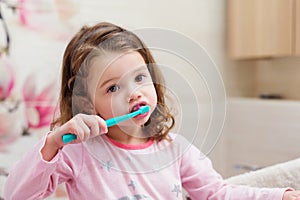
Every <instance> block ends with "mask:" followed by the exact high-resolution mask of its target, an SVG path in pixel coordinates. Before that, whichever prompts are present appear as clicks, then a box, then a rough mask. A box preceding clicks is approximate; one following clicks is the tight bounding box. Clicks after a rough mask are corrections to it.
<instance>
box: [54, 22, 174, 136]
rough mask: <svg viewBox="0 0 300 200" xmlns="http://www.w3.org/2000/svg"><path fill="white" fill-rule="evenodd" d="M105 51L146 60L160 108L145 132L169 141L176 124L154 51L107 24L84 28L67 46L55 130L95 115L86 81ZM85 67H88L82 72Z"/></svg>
mask: <svg viewBox="0 0 300 200" xmlns="http://www.w3.org/2000/svg"><path fill="white" fill-rule="evenodd" d="M100 49H101V50H102V51H101V50H100ZM103 50H104V51H107V52H116V53H118V52H128V51H136V52H138V53H139V54H140V55H141V56H142V57H143V59H144V61H145V63H146V64H147V68H148V70H149V72H150V74H151V78H152V81H153V84H154V87H155V90H156V93H157V106H156V108H155V110H154V111H153V113H152V114H151V116H150V119H149V120H148V122H147V123H146V124H145V125H144V126H143V130H144V133H149V134H148V135H149V137H151V138H152V139H154V140H156V141H161V140H162V139H168V137H167V135H168V132H169V130H170V129H171V128H172V127H173V126H174V124H175V120H174V117H173V115H172V114H171V112H170V110H169V109H168V107H167V106H166V102H165V100H166V99H165V98H166V97H165V87H164V80H163V76H162V74H161V72H160V70H159V69H158V66H157V64H156V62H155V60H154V58H153V56H152V54H151V53H150V50H149V49H148V48H147V47H146V46H145V44H144V43H143V42H142V41H141V40H140V39H139V38H138V37H137V36H136V35H135V34H134V33H133V32H131V31H128V30H126V29H124V28H122V27H119V26H117V25H114V24H111V23H107V22H102V23H98V24H96V25H94V26H83V27H82V28H81V29H80V30H79V31H78V32H77V33H76V34H75V35H74V37H73V38H72V39H71V41H70V42H69V44H68V45H67V47H66V50H65V52H64V56H63V62H62V81H61V91H60V99H59V105H60V107H59V108H60V110H59V111H60V115H59V116H58V117H57V118H56V119H55V120H53V122H52V124H51V129H53V127H54V126H57V125H62V124H64V123H66V122H67V121H69V120H70V119H71V118H72V117H73V116H74V115H76V114H78V113H85V114H95V113H94V112H93V111H94V108H93V104H92V103H91V102H92V101H91V99H90V98H89V95H88V94H87V91H88V90H87V87H88V85H87V81H86V79H87V74H88V71H89V64H90V61H91V59H92V58H93V57H96V56H100V54H101V52H103ZM83 65H84V66H86V67H84V68H82V66H83ZM79 73H80V76H78V75H79ZM75 76H76V78H75ZM79 77H80V78H79ZM75 79H76V86H74V85H75Z"/></svg>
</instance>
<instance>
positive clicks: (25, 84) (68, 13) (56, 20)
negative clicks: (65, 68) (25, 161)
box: [0, 0, 79, 199]
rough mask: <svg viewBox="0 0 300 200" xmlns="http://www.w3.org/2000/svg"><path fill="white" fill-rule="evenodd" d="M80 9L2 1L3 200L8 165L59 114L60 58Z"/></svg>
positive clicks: (46, 1)
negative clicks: (56, 113) (73, 20)
mask: <svg viewBox="0 0 300 200" xmlns="http://www.w3.org/2000/svg"><path fill="white" fill-rule="evenodd" d="M78 10H79V6H78V5H77V4H76V1H75V0H17V1H6V0H0V199H2V198H1V196H2V192H3V185H4V182H5V177H7V176H8V173H9V167H11V165H12V164H13V163H14V162H15V161H16V160H18V159H19V158H20V157H21V155H22V152H25V151H27V149H29V148H30V147H31V146H32V145H33V144H34V142H36V141H37V140H38V139H39V138H41V137H42V136H43V135H44V134H46V132H47V131H48V130H49V125H50V123H51V121H52V119H53V117H54V114H55V112H57V110H56V109H57V99H58V91H59V89H58V87H59V86H58V82H59V73H60V72H59V69H60V63H59V60H60V59H61V57H62V51H63V50H64V45H65V43H66V41H67V40H68V39H69V37H70V36H71V35H72V34H73V32H74V29H75V28H74V26H73V25H72V19H73V17H74V16H75V15H76V14H77V13H78ZM57 49H61V50H60V51H57ZM54 196H57V197H59V196H64V192H63V189H61V188H60V189H58V190H57V192H56V194H55V195H54Z"/></svg>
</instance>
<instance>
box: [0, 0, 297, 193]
mask: <svg viewBox="0 0 300 200" xmlns="http://www.w3.org/2000/svg"><path fill="white" fill-rule="evenodd" d="M101 21H109V22H112V23H115V24H118V25H121V26H123V27H125V28H127V29H129V30H134V29H138V28H146V27H156V28H162V29H169V30H174V31H176V32H179V33H181V34H183V35H185V36H186V37H189V38H191V39H192V40H193V41H194V42H196V43H198V44H199V45H201V46H202V47H203V48H204V49H205V50H206V52H207V53H208V55H209V56H210V58H211V59H212V60H213V62H214V63H215V64H216V66H217V68H218V70H219V72H220V74H221V77H222V79H223V81H224V86H225V89H226V95H227V104H226V105H227V112H226V118H225V124H224V127H223V129H222V133H221V135H220V138H219V139H218V141H217V143H216V145H215V146H214V148H213V150H212V151H211V152H210V153H209V154H208V156H209V157H210V158H211V159H212V161H213V163H214V166H215V168H216V170H217V171H219V172H220V173H221V174H222V175H223V176H224V177H229V176H233V175H236V174H241V173H244V172H247V171H252V170H257V169H260V168H263V167H266V166H269V165H273V164H275V163H279V162H283V161H287V160H290V159H293V158H297V157H298V156H299V155H300V151H299V148H298V141H300V140H299V139H300V135H299V132H300V123H298V121H299V119H300V114H299V113H300V112H299V111H300V78H299V77H300V57H299V56H300V28H299V27H300V0H265V1H260V0H243V1H240V0H210V1H206V0H187V1H185V2H184V3H183V2H182V1H179V0H174V1H158V0H152V1H145V0H113V1H93V0H85V1H79V0H0V23H1V24H0V118H1V119H0V175H1V176H0V197H1V194H2V188H3V184H4V182H5V177H6V176H7V173H8V172H9V168H10V167H11V166H12V165H13V164H14V163H15V162H16V160H18V159H19V158H20V157H21V156H22V155H23V153H24V152H26V151H27V150H28V149H29V148H31V147H32V145H33V144H34V143H35V142H36V141H37V140H39V139H40V138H41V137H42V136H43V135H44V134H45V133H47V131H48V130H49V123H50V121H51V119H52V117H53V112H54V110H55V107H56V106H57V97H58V92H59V81H60V67H61V60H62V55H63V52H64V49H65V47H66V44H67V42H68V41H69V39H70V37H71V36H72V35H73V34H74V33H75V32H76V31H77V30H78V29H79V28H80V27H81V26H82V25H85V24H94V23H97V22H101ZM195 87H197V86H195ZM199 92H200V93H201V91H199ZM183 117H184V116H183ZM195 145H196V146H197V145H198V144H197V142H196V143H195ZM62 193H63V192H62ZM59 196H63V194H60V192H59V191H58V192H57V194H55V195H54V196H53V198H58V197H59Z"/></svg>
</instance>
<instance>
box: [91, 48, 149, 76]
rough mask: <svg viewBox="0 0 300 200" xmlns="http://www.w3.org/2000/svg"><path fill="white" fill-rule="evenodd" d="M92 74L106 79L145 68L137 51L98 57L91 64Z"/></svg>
mask: <svg viewBox="0 0 300 200" xmlns="http://www.w3.org/2000/svg"><path fill="white" fill-rule="evenodd" d="M91 65H92V66H91V71H92V74H98V76H99V75H100V76H101V77H102V76H103V77H104V78H105V77H107V76H111V75H118V74H119V75H122V74H127V73H130V72H134V71H135V70H137V69H140V68H145V67H146V63H145V61H144V59H143V57H142V56H141V55H140V54H139V53H138V52H136V51H133V52H126V53H119V54H111V55H107V56H105V57H103V56H99V57H96V58H95V59H94V60H93V62H92V64H91Z"/></svg>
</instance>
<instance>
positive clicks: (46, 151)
mask: <svg viewBox="0 0 300 200" xmlns="http://www.w3.org/2000/svg"><path fill="white" fill-rule="evenodd" d="M107 131H108V130H107V126H106V122H105V121H104V119H102V118H101V117H99V116H97V115H86V114H77V115H75V116H74V117H73V118H72V119H70V120H69V121H68V122H66V123H65V124H63V125H62V126H60V127H58V128H56V129H55V130H54V131H53V132H51V133H49V134H48V136H47V139H46V143H45V145H44V147H43V148H42V150H41V153H42V155H43V158H44V160H47V161H50V160H51V159H52V158H53V157H54V156H55V155H56V153H57V152H58V150H59V149H61V148H62V147H63V146H64V145H66V144H64V143H63V141H62V136H63V135H64V134H67V133H72V134H75V135H76V136H77V139H76V140H74V141H72V142H70V143H68V144H75V143H80V142H82V141H86V140H87V139H89V138H93V137H96V136H98V135H100V134H103V133H107Z"/></svg>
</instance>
